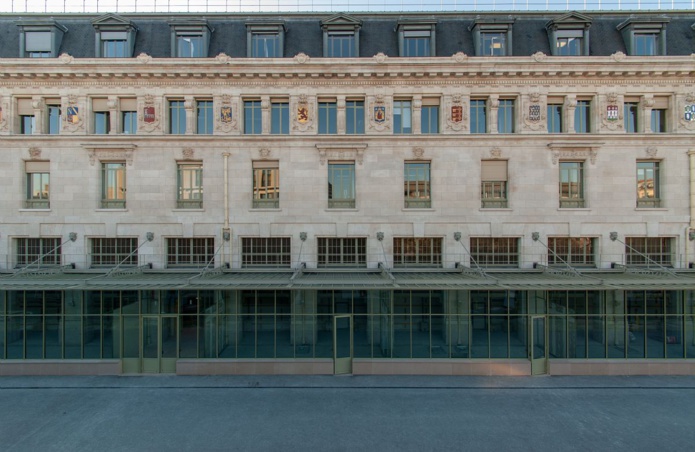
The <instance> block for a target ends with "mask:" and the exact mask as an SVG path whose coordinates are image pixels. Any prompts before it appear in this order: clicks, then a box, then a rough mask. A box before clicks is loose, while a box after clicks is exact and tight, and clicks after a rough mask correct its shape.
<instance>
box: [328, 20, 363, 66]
mask: <svg viewBox="0 0 695 452" xmlns="http://www.w3.org/2000/svg"><path fill="white" fill-rule="evenodd" d="M361 26H362V21H361V20H357V19H355V18H353V17H350V16H345V15H343V14H338V15H335V16H331V17H329V18H328V19H325V20H322V21H321V28H322V29H323V56H324V57H327V58H354V57H358V56H360V27H361Z"/></svg>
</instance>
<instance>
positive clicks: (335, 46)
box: [326, 31, 357, 58]
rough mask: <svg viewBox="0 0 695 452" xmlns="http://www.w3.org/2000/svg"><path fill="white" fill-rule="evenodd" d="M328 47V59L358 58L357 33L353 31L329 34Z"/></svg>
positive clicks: (327, 37)
mask: <svg viewBox="0 0 695 452" xmlns="http://www.w3.org/2000/svg"><path fill="white" fill-rule="evenodd" d="M326 46H327V49H326V57H328V58H353V57H356V56H357V46H356V45H355V32H353V31H335V32H328V35H327V36H326Z"/></svg>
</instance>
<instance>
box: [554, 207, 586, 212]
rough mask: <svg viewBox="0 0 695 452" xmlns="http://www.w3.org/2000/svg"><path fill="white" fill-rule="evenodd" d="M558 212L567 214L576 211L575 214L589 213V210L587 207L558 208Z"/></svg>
mask: <svg viewBox="0 0 695 452" xmlns="http://www.w3.org/2000/svg"><path fill="white" fill-rule="evenodd" d="M557 210H558V211H562V212H567V211H572V212H574V211H577V212H590V211H591V209H590V208H589V207H558V208H557Z"/></svg>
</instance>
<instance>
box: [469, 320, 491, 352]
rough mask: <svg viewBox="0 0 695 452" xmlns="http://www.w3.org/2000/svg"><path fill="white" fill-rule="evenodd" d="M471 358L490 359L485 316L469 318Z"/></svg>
mask: <svg viewBox="0 0 695 452" xmlns="http://www.w3.org/2000/svg"><path fill="white" fill-rule="evenodd" d="M471 329H472V331H471V350H470V357H471V358H489V357H490V349H489V346H490V338H489V335H488V332H489V331H490V327H489V319H488V316H486V315H472V316H471Z"/></svg>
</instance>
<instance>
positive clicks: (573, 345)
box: [567, 315, 587, 358]
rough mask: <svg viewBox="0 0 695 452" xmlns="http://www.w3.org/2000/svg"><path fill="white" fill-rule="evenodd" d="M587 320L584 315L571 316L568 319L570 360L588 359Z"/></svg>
mask: <svg viewBox="0 0 695 452" xmlns="http://www.w3.org/2000/svg"><path fill="white" fill-rule="evenodd" d="M586 325H587V319H586V316H583V315H575V316H571V317H569V318H568V319H567V331H568V337H567V342H568V347H567V357H568V358H586V356H587V352H586V349H587V341H586V338H587V330H586Z"/></svg>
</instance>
